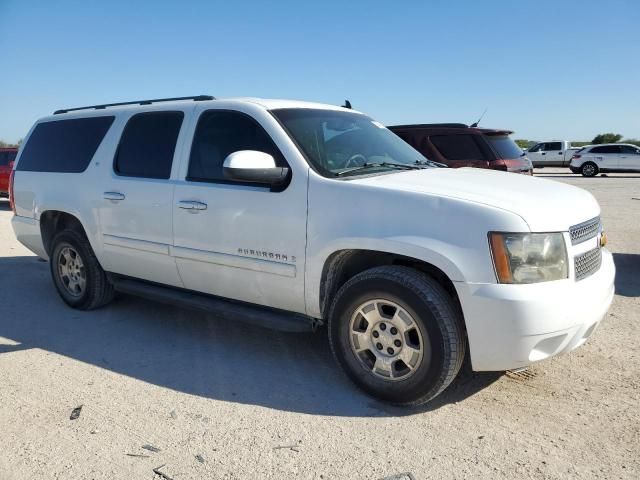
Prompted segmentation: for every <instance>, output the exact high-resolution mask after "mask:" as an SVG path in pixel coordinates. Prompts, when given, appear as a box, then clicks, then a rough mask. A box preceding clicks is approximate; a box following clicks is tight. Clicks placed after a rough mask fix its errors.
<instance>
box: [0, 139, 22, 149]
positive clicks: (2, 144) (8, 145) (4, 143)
mask: <svg viewBox="0 0 640 480" xmlns="http://www.w3.org/2000/svg"><path fill="white" fill-rule="evenodd" d="M21 144H22V139H20V140H18V143H7V142H3V141H2V140H0V148H7V147H19V146H20V145H21Z"/></svg>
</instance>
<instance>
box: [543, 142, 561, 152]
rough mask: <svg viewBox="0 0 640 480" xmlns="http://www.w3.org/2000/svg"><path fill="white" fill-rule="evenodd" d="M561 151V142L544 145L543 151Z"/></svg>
mask: <svg viewBox="0 0 640 480" xmlns="http://www.w3.org/2000/svg"><path fill="white" fill-rule="evenodd" d="M557 150H562V142H549V143H545V144H544V151H545V152H549V151H557Z"/></svg>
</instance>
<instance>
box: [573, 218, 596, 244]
mask: <svg viewBox="0 0 640 480" xmlns="http://www.w3.org/2000/svg"><path fill="white" fill-rule="evenodd" d="M599 229H600V217H596V218H592V219H591V220H587V221H586V222H582V223H579V224H578V225H574V226H573V227H571V228H570V229H569V235H570V236H571V245H575V244H577V243H582V242H584V241H586V240H589V239H590V238H593V237H595V236H597V235H598V230H599Z"/></svg>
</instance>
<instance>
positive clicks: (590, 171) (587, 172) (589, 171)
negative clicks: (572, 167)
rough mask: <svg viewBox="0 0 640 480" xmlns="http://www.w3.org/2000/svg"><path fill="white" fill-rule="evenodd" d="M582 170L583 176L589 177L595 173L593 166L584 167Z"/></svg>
mask: <svg viewBox="0 0 640 480" xmlns="http://www.w3.org/2000/svg"><path fill="white" fill-rule="evenodd" d="M583 170H584V173H585V175H589V176H591V175H593V174H594V173H595V171H596V169H595V167H594V166H593V165H585V166H584V167H583Z"/></svg>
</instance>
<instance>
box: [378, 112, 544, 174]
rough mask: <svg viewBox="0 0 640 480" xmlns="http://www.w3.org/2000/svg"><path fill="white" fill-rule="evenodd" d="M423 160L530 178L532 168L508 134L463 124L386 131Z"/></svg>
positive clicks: (405, 127) (398, 128) (426, 125)
mask: <svg viewBox="0 0 640 480" xmlns="http://www.w3.org/2000/svg"><path fill="white" fill-rule="evenodd" d="M387 128H388V129H389V130H391V131H392V132H393V133H395V134H396V135H398V136H399V137H400V138H402V139H403V140H404V141H405V142H407V143H408V144H409V145H411V146H412V147H413V148H415V149H416V150H418V151H419V152H420V153H422V154H423V155H424V156H425V157H427V158H428V159H430V160H433V161H435V162H440V163H444V164H445V165H447V166H449V167H453V168H458V167H476V168H490V169H492V170H502V171H507V172H515V173H524V174H528V175H531V174H532V173H533V167H532V164H531V162H530V161H529V159H528V158H527V157H526V156H525V153H524V151H523V150H522V149H521V148H520V147H518V145H517V144H516V142H514V141H513V140H512V139H511V137H509V135H511V134H512V133H513V132H511V131H510V130H498V129H493V128H480V127H474V126H467V125H465V124H463V123H429V124H417V125H395V126H390V127H387Z"/></svg>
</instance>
